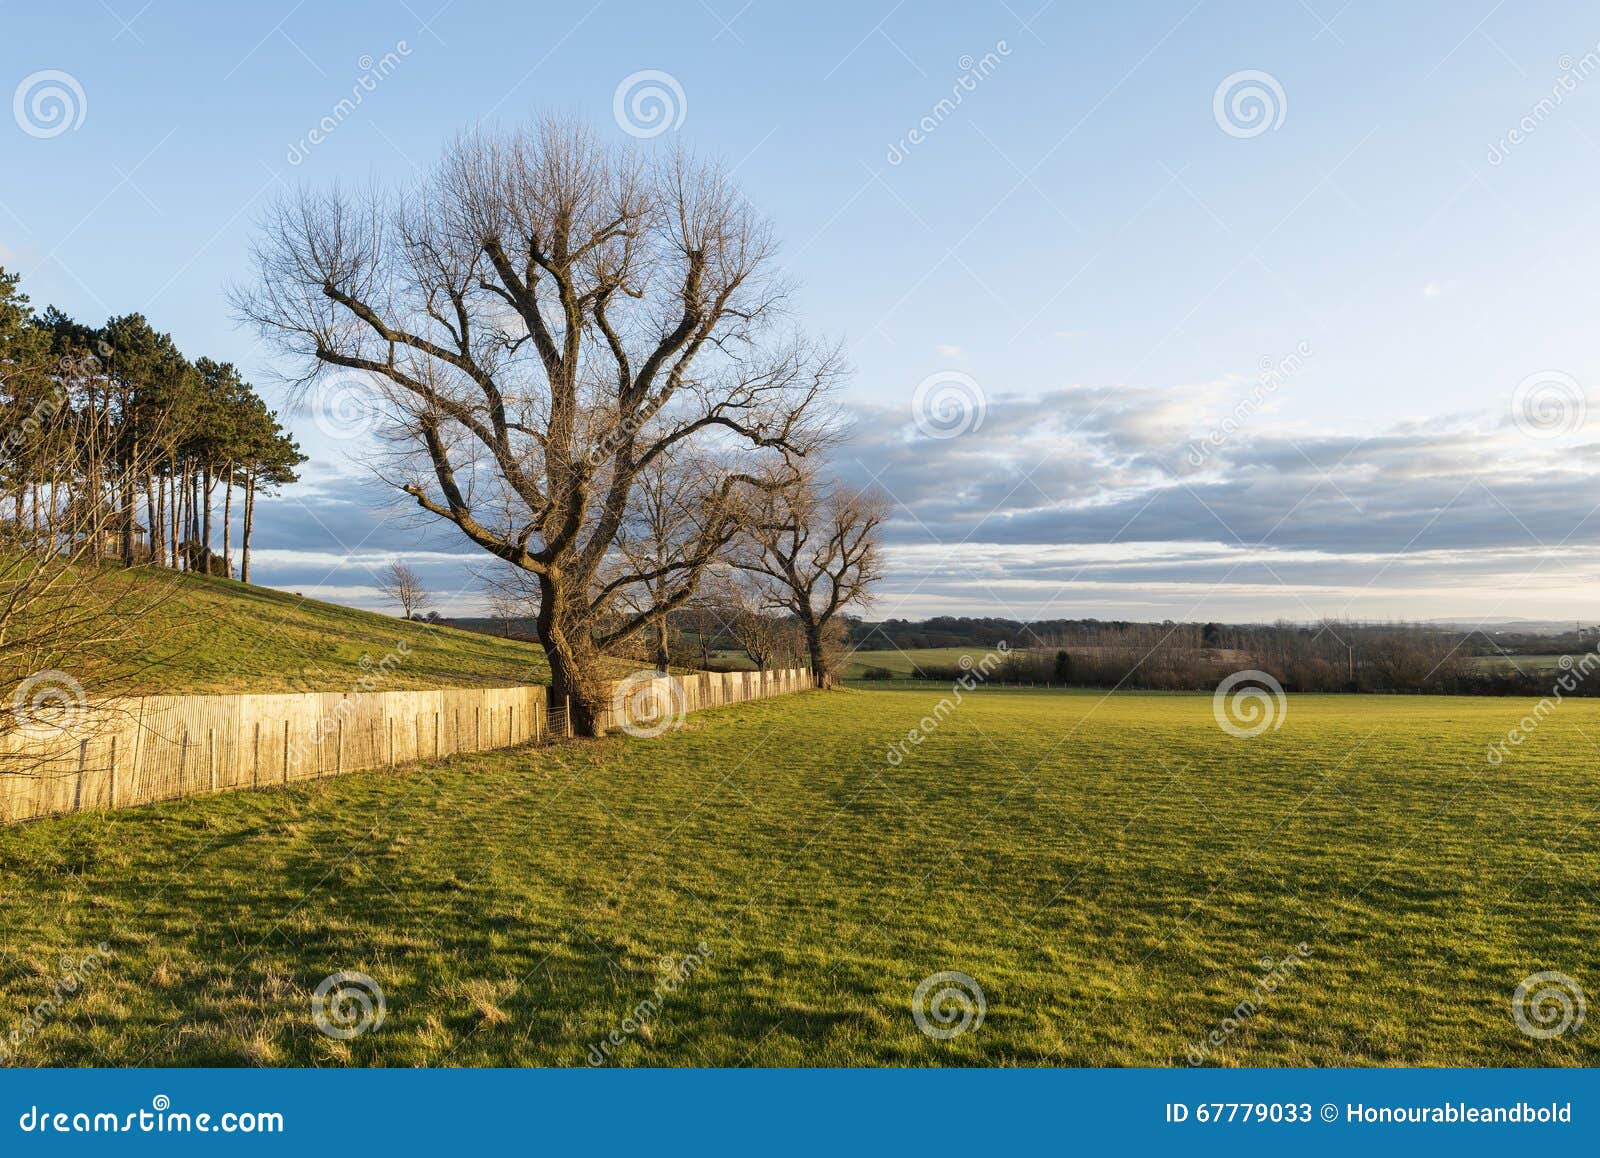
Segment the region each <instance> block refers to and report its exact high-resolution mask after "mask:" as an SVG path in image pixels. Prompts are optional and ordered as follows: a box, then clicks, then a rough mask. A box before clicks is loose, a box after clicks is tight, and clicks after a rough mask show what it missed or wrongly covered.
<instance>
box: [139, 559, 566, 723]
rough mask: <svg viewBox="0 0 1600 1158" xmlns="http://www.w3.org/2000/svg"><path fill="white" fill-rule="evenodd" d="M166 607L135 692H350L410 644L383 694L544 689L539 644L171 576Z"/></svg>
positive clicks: (166, 581)
mask: <svg viewBox="0 0 1600 1158" xmlns="http://www.w3.org/2000/svg"><path fill="white" fill-rule="evenodd" d="M147 582H149V583H150V584H152V585H156V586H159V587H160V589H161V602H160V604H159V606H158V608H157V610H156V611H155V612H154V613H153V615H152V617H151V618H152V620H153V622H151V623H149V624H146V625H145V626H144V628H143V630H142V631H141V633H140V638H139V639H138V640H137V641H130V646H132V645H135V644H136V645H137V647H138V650H139V652H140V655H141V662H142V663H145V664H147V665H148V666H145V667H144V669H143V671H142V672H141V674H140V675H139V677H138V679H137V680H136V681H135V683H134V684H133V686H131V687H130V689H129V690H130V691H131V692H135V693H139V692H142V693H145V694H151V695H154V694H178V693H186V692H305V691H342V690H345V689H347V688H349V687H350V686H351V685H352V684H354V683H355V682H356V681H357V680H359V679H360V678H361V677H362V676H363V675H365V674H366V670H367V669H366V668H363V667H362V666H361V661H362V659H363V657H366V658H367V660H368V663H369V664H376V663H378V662H379V661H380V660H382V659H383V657H384V656H385V655H387V654H388V653H389V652H391V651H393V650H394V648H395V647H396V645H397V644H399V643H402V642H403V643H405V644H407V645H408V646H409V648H410V649H411V650H410V652H409V654H408V655H407V656H406V657H405V659H404V660H403V662H401V663H400V664H398V665H396V666H394V667H393V668H392V669H391V671H390V673H389V675H388V676H387V677H386V678H385V681H384V687H385V688H387V689H399V688H438V687H467V686H476V685H485V684H487V685H511V684H526V683H544V682H548V680H549V678H550V672H549V668H548V667H547V666H546V664H545V660H544V653H543V652H542V651H541V650H540V649H539V648H538V647H537V646H536V645H534V644H531V643H524V642H521V641H518V640H509V639H498V638H496V637H494V636H489V635H480V634H477V633H475V632H471V631H462V630H460V629H458V628H454V627H436V626H433V625H430V624H426V623H412V622H408V621H406V620H403V619H397V618H395V617H394V616H390V615H380V614H377V613H374V612H371V611H359V610H357V609H356V608H353V607H340V606H338V605H337V604H333V603H323V602H321V601H320V600H316V599H306V598H303V597H301V596H299V595H295V594H292V593H290V592H286V591H273V590H271V589H269V588H266V587H253V586H246V585H245V584H242V583H237V582H234V581H232V580H228V579H220V578H212V577H206V576H201V575H192V574H180V573H177V572H172V571H163V572H152V573H151V574H150V577H149V579H148V580H147Z"/></svg>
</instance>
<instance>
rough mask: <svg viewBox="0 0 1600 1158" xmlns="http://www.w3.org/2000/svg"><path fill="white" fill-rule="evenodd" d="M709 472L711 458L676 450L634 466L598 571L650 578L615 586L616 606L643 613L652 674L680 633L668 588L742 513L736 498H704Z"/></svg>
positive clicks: (663, 665) (664, 663)
mask: <svg viewBox="0 0 1600 1158" xmlns="http://www.w3.org/2000/svg"><path fill="white" fill-rule="evenodd" d="M715 470H716V464H715V463H714V462H711V461H707V460H705V459H702V458H697V457H695V456H694V455H692V454H690V453H689V452H688V451H687V450H686V449H683V448H680V447H674V448H672V449H671V450H669V451H667V452H666V453H664V454H661V455H659V456H657V457H656V458H655V459H654V460H653V461H652V462H651V463H650V464H649V465H648V466H646V467H644V468H643V469H642V470H640V472H639V475H638V478H637V480H636V481H635V483H634V490H633V495H632V497H631V499H630V501H629V505H628V506H629V509H628V514H627V516H626V517H625V518H624V519H623V521H622V525H621V527H620V528H619V529H618V532H617V545H616V550H615V552H614V553H613V556H612V557H611V558H610V559H608V561H607V562H606V564H605V565H603V566H602V568H601V575H602V578H608V577H610V576H613V575H624V574H632V575H635V576H648V578H645V579H643V580H641V581H638V582H634V583H630V584H628V585H626V586H624V587H623V588H622V589H621V591H620V593H619V598H618V607H619V610H620V611H621V613H623V614H631V615H641V616H644V617H645V630H644V634H645V636H646V637H647V646H648V649H649V658H650V660H651V661H652V662H653V663H654V664H655V665H656V669H657V670H658V671H662V672H665V671H666V670H667V667H668V665H669V664H670V663H671V660H672V648H673V644H674V643H675V642H676V641H677V639H678V638H679V636H680V635H681V633H680V632H679V631H678V629H677V628H676V626H675V625H674V623H673V616H672V611H671V606H672V603H673V600H672V593H673V587H674V586H675V585H676V584H677V583H679V582H681V581H682V580H681V576H682V574H683V573H684V571H685V570H687V569H688V564H689V561H690V560H691V559H692V558H693V556H694V555H695V553H696V552H698V551H699V550H701V545H702V544H704V543H707V542H723V543H726V542H728V541H729V540H730V539H731V538H732V537H733V534H734V532H735V531H736V530H737V529H738V527H740V526H741V525H743V522H744V517H745V515H746V513H747V512H746V511H745V509H744V507H743V505H742V504H740V503H738V502H721V503H708V502H706V495H705V486H704V481H703V480H704V479H705V478H706V477H707V476H708V475H710V474H712V473H714V472H715Z"/></svg>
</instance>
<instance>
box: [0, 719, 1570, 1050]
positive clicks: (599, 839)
mask: <svg viewBox="0 0 1600 1158" xmlns="http://www.w3.org/2000/svg"><path fill="white" fill-rule="evenodd" d="M939 695H940V692H939V690H937V689H934V690H857V689H846V690H841V691H836V692H831V693H827V694H808V695H803V696H795V697H788V698H783V699H776V700H769V701H764V702H759V703H754V704H746V705H740V706H737V707H733V708H728V709H723V710H719V711H713V712H708V713H704V714H701V715H698V716H694V717H691V718H690V719H689V721H688V723H687V725H686V727H685V729H684V730H683V731H682V732H680V733H676V734H672V735H669V736H667V737H665V738H663V739H660V740H654V741H643V740H629V739H625V738H612V739H608V740H605V741H601V742H598V743H593V744H580V745H572V746H564V747H559V748H554V749H546V750H542V751H537V752H527V751H522V752H509V753H499V754H494V755H490V756H483V757H473V758H463V759H461V760H459V761H457V762H453V763H449V764H445V765H438V766H434V767H427V768H419V769H410V770H401V771H399V772H395V773H371V774H357V775H352V776H347V777H344V778H342V779H340V780H337V781H334V780H328V781H322V782H318V783H315V784H311V785H307V786H303V787H298V788H294V789H290V790H278V791H269V792H260V793H240V794H234V795H229V796H224V797H219V798H211V799H205V800H191V801H187V802H175V803H172V804H166V805H159V806H155V807H151V808H147V809H142V810H137V811H129V812H124V813H120V814H112V815H98V816H96V815H84V816H77V817H69V818H65V819H62V820H58V821H48V822H41V823H38V824H34V825H29V826H25V827H21V828H15V829H10V830H6V831H3V832H0V932H3V946H4V954H3V958H0V962H3V967H0V1018H3V1019H4V1022H0V1032H7V1031H9V1029H10V1028H11V1027H12V1026H14V1025H16V1024H17V1023H18V1021H19V1019H20V1018H21V1017H22V1016H23V1014H24V1011H25V1010H26V1009H27V1008H28V1007H30V1006H32V1005H34V1004H36V1003H37V1002H38V1001H40V1000H42V999H43V997H44V996H46V995H47V994H48V992H49V989H50V986H51V985H52V984H53V981H54V979H55V978H56V977H58V976H59V971H60V966H59V964H58V962H59V961H60V960H61V958H62V957H63V955H66V954H71V955H73V956H74V957H80V956H82V955H83V954H84V953H86V952H87V951H89V950H90V949H91V948H92V946H94V945H95V944H96V943H98V942H101V941H105V942H107V943H108V945H109V947H110V949H111V956H110V959H109V960H108V962H107V964H106V966H105V968H104V969H103V970H102V971H101V972H100V973H98V974H96V975H95V976H94V977H92V978H91V979H90V980H89V982H88V983H87V984H86V985H85V986H84V987H83V989H82V990H81V991H80V992H78V993H76V994H73V995H70V996H68V997H66V998H65V999H64V1000H63V1002H62V1004H61V1007H60V1008H59V1010H58V1011H57V1012H56V1013H55V1015H54V1016H53V1017H51V1018H49V1019H48V1020H47V1022H46V1024H45V1026H44V1028H43V1029H42V1030H41V1031H40V1032H39V1033H38V1034H37V1036H34V1037H32V1038H31V1039H30V1040H27V1041H25V1042H24V1043H23V1044H22V1046H21V1048H20V1050H19V1056H20V1060H22V1061H24V1062H26V1063H29V1064H65V1065H89V1064H118V1065H131V1064H158V1063H172V1064H213V1063H215V1064H233V1063H241V1064H360V1065H391V1066H402V1065H406V1066H409V1065H416V1064H422V1065H528V1064H541V1065H542V1064H550V1065H581V1064H583V1063H584V1060H585V1056H586V1053H587V1051H588V1049H589V1046H590V1044H591V1043H594V1042H596V1041H598V1040H600V1039H602V1038H604V1037H605V1036H606V1035H608V1034H610V1033H611V1032H613V1031H614V1030H617V1029H618V1028H619V1027H620V1026H622V1025H623V1023H624V1019H625V1018H627V1017H628V1016H629V1014H630V1011H631V1010H633V1009H634V1008H635V1007H636V1006H638V1005H639V1004H640V1003H641V1002H643V1001H645V1000H646V999H647V998H650V997H651V996H652V993H653V991H654V989H655V987H656V985H657V983H658V977H659V972H658V971H659V969H660V965H659V964H658V962H660V960H661V959H662V958H664V957H669V956H670V957H672V958H674V959H675V960H679V961H681V960H682V959H683V957H684V955H685V954H687V953H689V952H691V951H694V950H695V947H696V946H697V945H698V944H700V943H701V942H704V943H705V945H706V947H707V948H708V949H709V950H710V954H709V956H708V957H707V958H706V960H705V963H704V965H703V967H701V968H700V969H699V970H698V971H697V972H695V973H694V975H693V976H692V977H691V978H689V979H688V980H687V981H685V982H684V983H683V984H682V985H681V986H679V987H678V988H677V989H676V991H675V992H671V993H668V994H666V995H665V997H664V999H663V1000H662V1002H661V1004H660V1007H659V1009H656V1010H646V1014H647V1016H646V1018H645V1022H646V1026H645V1028H644V1029H643V1030H641V1031H639V1032H636V1033H633V1034H629V1035H623V1036H624V1041H625V1044H623V1045H622V1046H621V1048H620V1050H619V1051H618V1053H617V1055H616V1059H615V1061H616V1062H618V1063H620V1064H628V1065H696V1064H716V1065H739V1064H764V1065H836V1064H837V1065H856V1064H888V1065H942V1064H994V1065H1038V1064H1066V1065H1166V1064H1180V1065H1181V1064H1183V1063H1184V1059H1185V1056H1186V1052H1187V1050H1188V1048H1189V1047H1190V1044H1191V1043H1193V1042H1196V1041H1198V1040H1201V1039H1203V1038H1204V1037H1205V1036H1206V1035H1207V1034H1208V1033H1210V1032H1212V1031H1213V1030H1215V1029H1218V1028H1219V1027H1221V1026H1222V1024H1223V1019H1224V1018H1225V1017H1229V1016H1231V1015H1232V1014H1233V1011H1234V1010H1235V1008H1236V1006H1237V1005H1238V1004H1239V1002H1240V1001H1241V1000H1243V999H1244V998H1246V997H1249V996H1251V994H1252V992H1253V990H1254V986H1255V984H1256V982H1257V980H1258V979H1260V978H1261V977H1263V969H1262V967H1261V965H1260V964H1259V963H1258V962H1259V961H1260V960H1261V959H1262V958H1273V959H1280V960H1281V959H1283V958H1285V957H1287V956H1288V955H1290V954H1291V953H1293V952H1294V951H1295V946H1297V945H1299V944H1301V943H1304V944H1305V946H1306V948H1307V951H1308V956H1307V958H1306V960H1305V963H1304V965H1303V966H1302V967H1300V968H1299V969H1297V970H1295V971H1294V972H1293V973H1292V974H1291V975H1289V977H1288V978H1287V980H1285V981H1284V982H1283V984H1282V985H1281V986H1280V987H1278V988H1277V990H1276V992H1273V993H1271V994H1270V995H1268V996H1266V997H1265V998H1264V999H1262V1000H1261V1002H1260V1007H1259V1009H1258V1011H1257V1012H1256V1013H1255V1015H1254V1016H1253V1017H1248V1018H1246V1019H1244V1021H1243V1023H1242V1025H1240V1026H1239V1028H1238V1030H1237V1032H1235V1033H1233V1034H1232V1036H1231V1037H1229V1038H1228V1039H1227V1041H1226V1043H1225V1044H1224V1045H1223V1046H1222V1047H1221V1048H1220V1049H1218V1050H1216V1051H1215V1052H1214V1054H1213V1055H1212V1057H1211V1058H1210V1060H1211V1061H1212V1062H1215V1063H1219V1064H1227V1065H1390V1064H1418V1065H1445V1064H1465V1065H1578V1064H1585V1065H1595V1064H1600V1026H1597V1025H1596V1024H1595V1018H1594V1017H1593V1016H1591V1018H1590V1020H1589V1022H1588V1023H1587V1024H1585V1025H1584V1026H1582V1027H1581V1028H1580V1029H1577V1030H1575V1031H1572V1032H1569V1033H1567V1034H1565V1035H1564V1036H1561V1037H1558V1038H1555V1039H1552V1040H1548V1041H1540V1040H1534V1039H1532V1038H1530V1037H1527V1036H1524V1035H1523V1034H1522V1033H1520V1032H1519V1031H1518V1029H1517V1027H1516V1025H1515V1024H1514V1022H1513V1020H1512V1015H1511V998H1512V993H1513V990H1514V988H1515V987H1516V985H1517V984H1518V982H1519V981H1521V980H1522V979H1523V978H1524V977H1526V976H1528V975H1529V974H1532V973H1535V972H1538V971H1542V970H1560V971H1561V972H1563V973H1566V974H1569V975H1571V976H1572V977H1574V978H1577V979H1578V980H1579V981H1580V982H1581V983H1583V984H1584V985H1586V986H1587V987H1588V988H1589V991H1590V993H1591V994H1593V993H1597V992H1600V903H1597V898H1596V895H1595V882H1596V881H1600V842H1597V839H1596V827H1595V824H1596V821H1595V818H1596V809H1597V808H1600V773H1597V772H1596V771H1595V768H1596V760H1595V747H1596V744H1595V741H1596V740H1600V703H1593V702H1589V701H1569V702H1568V703H1566V704H1563V705H1562V706H1561V707H1560V708H1559V709H1557V710H1556V712H1555V713H1554V714H1553V715H1552V716H1550V717H1549V718H1548V719H1546V720H1545V721H1544V722H1543V723H1542V724H1540V725H1539V726H1538V727H1537V728H1536V729H1535V730H1534V732H1533V734H1532V737H1531V739H1529V740H1528V742H1527V743H1525V744H1523V745H1521V746H1520V747H1514V748H1512V749H1510V753H1511V754H1510V756H1509V758H1507V759H1506V760H1505V762H1504V763H1502V764H1501V765H1499V766H1498V767H1497V766H1493V765H1490V764H1488V763H1486V762H1485V759H1484V752H1485V748H1486V746H1487V745H1488V744H1489V743H1490V742H1492V741H1495V740H1497V739H1500V738H1503V737H1504V735H1505V732H1506V729H1507V728H1508V727H1509V726H1511V725H1512V724H1513V723H1514V722H1515V721H1516V719H1517V718H1518V717H1520V716H1521V715H1522V714H1523V713H1524V712H1525V711H1527V710H1528V709H1529V707H1530V705H1529V704H1528V703H1527V702H1525V701H1512V700H1494V699H1481V700H1480V699H1452V698H1430V697H1420V696H1394V697H1355V696H1348V697H1338V696H1327V697H1318V696H1302V697H1294V698H1292V699H1291V700H1290V702H1289V709H1288V713H1287V718H1286V721H1285V723H1284V726H1283V727H1282V729H1281V730H1279V731H1269V732H1267V733H1265V734H1263V735H1260V736H1257V737H1254V738H1252V739H1236V738H1234V737H1231V736H1228V735H1226V734H1224V733H1223V732H1222V731H1221V730H1220V729H1219V728H1218V727H1217V725H1216V723H1215V722H1214V720H1213V718H1212V714H1211V701H1210V699H1209V697H1205V696H1184V695H1167V696H1145V695H1118V696H1113V697H1110V698H1105V697H1101V696H1099V695H1095V694H1083V693H1079V694H1072V693H1059V692H1057V693H1050V692H1027V691H1003V690H985V691H980V692H978V693H976V694H974V695H969V696H968V697H967V700H966V702H965V703H964V704H962V705H960V707H959V708H958V709H957V710H956V711H955V712H954V713H953V714H951V715H950V716H949V718H948V719H946V720H945V722H944V723H943V724H942V725H940V726H938V727H936V728H935V729H934V730H932V731H931V733H930V734H929V736H928V738H927V739H926V740H925V742H923V743H922V744H921V745H920V746H916V747H912V748H911V749H910V754H909V755H908V756H907V757H906V758H905V759H904V760H903V762H901V763H900V764H899V765H898V766H894V765H891V764H889V763H887V762H886V760H885V752H886V751H887V749H888V746H889V744H890V743H891V742H893V741H894V740H895V739H896V738H899V737H904V736H905V734H906V732H907V731H908V730H910V729H912V728H914V727H917V726H918V721H919V720H920V719H922V718H923V717H924V716H925V715H926V714H927V713H929V712H930V710H931V709H932V708H933V706H934V704H935V703H936V701H937V698H938V696H939ZM340 970H360V971H362V972H364V973H367V974H369V975H370V976H371V977H373V978H374V979H376V980H377V982H378V983H379V984H380V985H381V986H382V988H383V990H384V993H385V995H386V999H387V1010H388V1012H387V1020H386V1021H385V1022H384V1024H383V1025H382V1026H381V1027H380V1028H378V1029H376V1030H374V1031H372V1032H369V1033H366V1034H365V1035H363V1036H360V1037H357V1038H355V1039H354V1040H352V1041H349V1042H344V1041H337V1040H334V1039H332V1038H329V1037H327V1036H324V1035H323V1034H321V1033H319V1032H318V1031H317V1030H316V1029H315V1028H314V1027H313V1023H312V1019H311V1016H310V1014H311V1000H312V998H311V994H312V991H313V990H314V989H315V988H316V986H317V984H318V983H319V982H320V981H321V980H322V979H323V978H325V977H327V976H328V975H329V974H332V973H335V972H337V971H340ZM947 970H955V971H960V972H962V973H965V974H968V975H970V976H971V977H972V978H975V979H976V980H977V982H978V983H979V984H980V985H981V986H982V988H983V991H984V994H985V995H986V999H987V1012H986V1016H985V1018H984V1020H983V1022H982V1024H981V1026H979V1027H977V1028H976V1029H973V1030H971V1031H970V1032H967V1033H964V1034H962V1035H960V1036H958V1037H955V1038H953V1039H951V1040H948V1041H938V1040H933V1039H931V1038H929V1037H927V1036H925V1035H924V1034H922V1033H921V1032H919V1031H918V1029H917V1027H916V1025H915V1024H914V1021H913V1018H912V1013H911V1000H912V994H913V991H914V990H915V988H916V987H917V985H918V983H919V982H920V981H921V980H922V979H923V978H925V977H928V976H929V975H931V974H934V973H937V972H941V971H947ZM1591 1014H1592V1011H1591Z"/></svg>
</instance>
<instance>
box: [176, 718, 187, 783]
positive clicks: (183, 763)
mask: <svg viewBox="0 0 1600 1158" xmlns="http://www.w3.org/2000/svg"><path fill="white" fill-rule="evenodd" d="M188 766H189V729H188V728H185V729H184V730H183V747H182V748H180V749H179V750H178V795H179V796H182V795H183V772H184V769H185V768H187V767H188Z"/></svg>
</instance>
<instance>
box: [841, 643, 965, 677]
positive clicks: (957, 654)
mask: <svg viewBox="0 0 1600 1158" xmlns="http://www.w3.org/2000/svg"><path fill="white" fill-rule="evenodd" d="M986 654H987V651H986V650H985V649H984V648H981V647H918V648H912V649H911V650H908V651H896V650H894V649H892V648H891V649H889V650H887V651H858V652H854V653H853V654H852V655H851V656H850V665H849V667H847V668H846V669H845V673H844V674H845V678H846V679H860V678H861V677H862V676H864V675H865V674H866V673H867V669H868V668H881V669H883V670H884V671H890V672H893V673H894V674H895V675H896V676H907V677H908V676H910V675H911V674H912V673H913V670H914V669H915V668H916V667H917V666H918V665H924V666H928V667H937V668H951V667H954V666H955V665H956V664H958V663H960V662H961V657H962V656H964V655H970V656H971V657H972V658H973V660H974V661H977V660H980V659H982V658H983V657H984V655H986Z"/></svg>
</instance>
